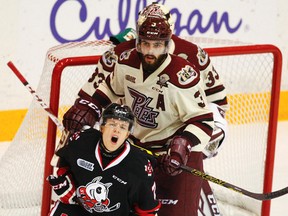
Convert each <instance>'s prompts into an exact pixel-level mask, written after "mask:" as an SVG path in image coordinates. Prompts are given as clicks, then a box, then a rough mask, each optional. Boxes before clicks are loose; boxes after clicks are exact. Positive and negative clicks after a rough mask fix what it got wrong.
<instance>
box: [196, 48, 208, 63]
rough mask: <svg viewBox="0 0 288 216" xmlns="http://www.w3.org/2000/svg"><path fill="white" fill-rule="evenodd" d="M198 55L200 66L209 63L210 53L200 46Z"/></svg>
mask: <svg viewBox="0 0 288 216" xmlns="http://www.w3.org/2000/svg"><path fill="white" fill-rule="evenodd" d="M197 57H198V63H199V65H200V66H204V65H205V64H207V62H208V55H207V53H206V52H205V50H203V49H202V48H200V47H199V46H198V53H197Z"/></svg>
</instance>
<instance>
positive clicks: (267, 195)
mask: <svg viewBox="0 0 288 216" xmlns="http://www.w3.org/2000/svg"><path fill="white" fill-rule="evenodd" d="M8 66H9V67H10V68H11V70H12V71H13V72H14V73H15V74H16V76H17V77H18V78H19V79H20V81H21V82H22V83H23V84H24V85H25V86H26V87H27V88H28V90H29V91H30V93H31V94H33V96H34V97H36V99H37V101H38V102H39V103H40V105H41V106H42V107H43V108H44V109H45V110H46V112H47V113H48V114H49V117H50V118H51V120H52V121H53V122H54V123H55V124H56V125H57V126H58V127H59V129H60V130H62V131H63V130H64V127H63V125H62V124H61V122H60V121H59V120H58V118H57V117H56V116H55V115H54V114H53V112H52V111H51V110H50V108H49V107H48V106H47V105H46V104H45V103H44V102H43V100H42V99H41V98H40V97H39V96H38V95H37V94H36V92H35V91H34V90H33V89H32V88H31V87H30V86H29V84H28V82H27V81H26V79H25V78H24V77H23V76H22V75H21V73H20V72H19V71H18V70H17V68H16V67H15V66H14V65H13V63H12V62H9V63H8ZM130 143H131V144H132V145H133V146H135V147H137V148H139V149H140V150H142V151H145V152H146V153H147V154H149V155H151V156H154V157H156V158H157V157H159V155H158V154H156V153H154V152H152V151H150V150H148V149H145V148H143V147H140V146H137V145H135V144H134V143H133V142H130ZM59 144H60V143H59ZM64 144H65V143H64ZM64 144H62V145H64ZM59 147H60V146H59V145H58V147H57V148H59ZM54 155H55V154H54ZM55 156H56V155H55ZM53 157H54V156H53ZM56 157H57V156H56ZM52 160H53V158H52ZM52 160H51V164H52ZM57 161H58V159H57ZM180 169H182V170H183V171H185V172H188V173H191V174H192V175H195V176H198V177H200V178H202V179H204V180H207V181H210V182H213V183H215V184H217V185H220V186H222V187H225V188H227V189H230V190H232V191H235V192H238V193H240V194H243V195H245V196H248V197H251V198H254V199H257V200H262V201H263V200H271V199H274V198H277V197H280V196H283V195H285V194H287V193H288V187H285V188H283V189H280V190H277V191H274V192H271V193H253V192H250V191H247V190H244V189H242V188H240V187H237V186H235V185H233V184H230V183H228V182H225V181H223V180H221V179H218V178H215V177H213V176H211V175H208V174H206V173H205V172H202V171H199V170H197V169H194V168H192V167H189V166H185V165H181V166H180Z"/></svg>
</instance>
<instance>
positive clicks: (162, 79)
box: [157, 74, 170, 88]
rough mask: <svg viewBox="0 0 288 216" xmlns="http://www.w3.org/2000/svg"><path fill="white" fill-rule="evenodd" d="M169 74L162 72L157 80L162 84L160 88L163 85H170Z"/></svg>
mask: <svg viewBox="0 0 288 216" xmlns="http://www.w3.org/2000/svg"><path fill="white" fill-rule="evenodd" d="M169 79H170V78H169V76H168V75H167V74H162V75H161V76H160V77H159V80H158V81H157V84H158V85H160V88H162V87H168V84H167V82H168V81H169Z"/></svg>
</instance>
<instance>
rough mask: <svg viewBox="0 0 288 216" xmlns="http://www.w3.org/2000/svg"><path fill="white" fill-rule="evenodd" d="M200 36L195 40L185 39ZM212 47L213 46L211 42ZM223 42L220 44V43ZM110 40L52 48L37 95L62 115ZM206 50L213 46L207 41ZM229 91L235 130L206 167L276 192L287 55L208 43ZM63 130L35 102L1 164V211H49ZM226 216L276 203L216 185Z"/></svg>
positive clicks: (262, 211) (261, 211) (264, 214)
mask: <svg viewBox="0 0 288 216" xmlns="http://www.w3.org/2000/svg"><path fill="white" fill-rule="evenodd" d="M186 39H188V40H191V41H194V42H195V38H186ZM209 45H210V46H209ZM218 45H219V43H218ZM111 47H112V45H111V43H110V42H108V41H93V42H77V43H68V44H63V45H59V46H56V47H53V48H51V49H49V50H48V52H47V55H46V60H45V65H44V68H43V73H42V76H41V78H40V80H41V81H40V83H39V86H38V88H37V90H36V91H37V94H38V95H39V96H40V97H41V98H43V100H44V101H45V102H46V103H47V104H49V106H50V108H51V110H52V111H53V112H54V113H55V115H57V116H58V117H59V119H60V120H61V119H62V116H63V114H64V113H65V112H66V111H67V109H68V108H69V107H70V106H71V105H72V104H73V103H74V100H75V98H76V97H77V93H78V91H79V89H80V88H81V87H82V85H83V84H84V83H85V82H86V81H87V80H88V78H89V77H90V76H91V74H92V73H93V72H94V70H95V67H96V66H95V65H96V62H97V61H98V59H99V56H100V55H101V54H102V53H103V52H105V51H106V50H108V49H109V48H111ZM203 47H211V44H210V43H209V41H208V42H207V44H204V45H203ZM206 51H207V52H208V53H209V55H210V56H211V59H212V61H213V64H214V66H215V68H216V70H217V71H218V72H219V74H220V75H221V77H222V79H223V81H224V83H225V85H226V88H227V92H228V102H229V104H230V109H229V111H228V112H227V119H228V122H229V134H228V138H227V142H226V143H225V146H224V147H223V148H222V150H221V152H220V153H219V155H218V156H217V157H215V158H212V159H209V160H205V163H204V165H205V171H206V172H207V173H208V174H210V175H213V176H215V177H217V178H219V179H222V180H225V181H227V182H231V183H232V184H234V185H237V186H239V187H241V188H244V189H246V190H249V191H253V192H256V193H263V192H270V191H271V188H272V177H273V163H274V153H275V140H276V130H277V115H278V101H279V91H280V77H281V65H282V56H281V53H280V51H279V50H278V49H277V48H276V47H274V46H272V45H241V46H239V45H237V46H229V47H228V46H226V47H218V48H217V47H215V48H207V49H206ZM60 135H61V132H60V131H59V130H58V129H57V128H56V126H55V124H54V123H53V122H52V121H51V120H49V119H48V117H47V115H46V113H45V111H44V110H43V109H42V108H41V107H40V106H39V104H37V102H36V101H33V102H32V104H31V106H30V108H29V110H28V112H27V114H26V117H25V119H24V121H23V123H22V125H21V127H20V128H19V130H18V132H17V134H16V136H15V138H14V139H13V141H12V143H11V144H10V146H9V148H8V149H7V151H6V152H5V154H4V155H3V157H2V158H1V163H0V173H1V175H0V215H18V216H22V215H29V216H31V215H40V214H41V215H43V216H44V215H47V213H48V211H49V208H50V201H51V200H50V199H51V190H50V187H49V185H48V184H47V181H45V178H46V177H47V176H48V175H49V174H51V173H52V167H51V166H50V159H51V158H52V155H53V152H54V148H55V143H58V141H59V139H60ZM211 186H212V187H213V190H214V191H215V195H216V198H217V202H218V204H219V206H220V210H221V212H222V215H227V216H229V215H231V216H232V215H233V216H235V215H241V216H244V215H250V216H251V215H261V216H268V215H269V210H270V201H264V202H260V201H256V200H253V199H250V198H248V197H245V196H243V195H241V194H238V193H236V192H234V191H231V190H228V189H226V188H223V187H221V186H218V185H215V184H213V183H211Z"/></svg>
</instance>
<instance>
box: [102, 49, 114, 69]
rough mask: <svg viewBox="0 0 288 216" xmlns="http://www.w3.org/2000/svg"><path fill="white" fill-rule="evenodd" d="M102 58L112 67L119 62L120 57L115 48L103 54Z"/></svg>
mask: <svg viewBox="0 0 288 216" xmlns="http://www.w3.org/2000/svg"><path fill="white" fill-rule="evenodd" d="M102 60H103V62H104V64H105V65H106V66H107V67H112V66H113V65H114V64H115V62H117V60H118V57H117V55H116V54H115V52H114V50H108V51H106V52H105V53H104V54H103V56H102Z"/></svg>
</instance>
